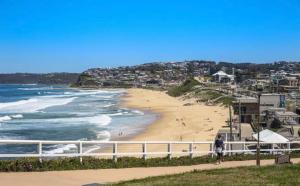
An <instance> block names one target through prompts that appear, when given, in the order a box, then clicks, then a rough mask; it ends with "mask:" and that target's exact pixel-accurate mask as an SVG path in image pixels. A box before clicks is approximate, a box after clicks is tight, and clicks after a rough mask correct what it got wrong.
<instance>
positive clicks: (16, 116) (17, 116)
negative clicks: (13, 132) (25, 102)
mask: <svg viewBox="0 0 300 186" xmlns="http://www.w3.org/2000/svg"><path fill="white" fill-rule="evenodd" d="M10 117H12V118H14V119H20V118H23V115H22V114H16V115H11V116H10Z"/></svg>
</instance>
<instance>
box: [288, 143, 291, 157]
mask: <svg viewBox="0 0 300 186" xmlns="http://www.w3.org/2000/svg"><path fill="white" fill-rule="evenodd" d="M287 148H288V154H290V153H291V142H288V143H287Z"/></svg>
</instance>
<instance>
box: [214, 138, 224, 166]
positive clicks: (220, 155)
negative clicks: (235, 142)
mask: <svg viewBox="0 0 300 186" xmlns="http://www.w3.org/2000/svg"><path fill="white" fill-rule="evenodd" d="M223 150H224V141H223V140H222V136H221V134H218V138H217V139H216V141H215V151H216V153H217V163H219V164H220V163H221V161H223V160H224V159H223Z"/></svg>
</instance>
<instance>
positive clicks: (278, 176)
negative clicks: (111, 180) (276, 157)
mask: <svg viewBox="0 0 300 186" xmlns="http://www.w3.org/2000/svg"><path fill="white" fill-rule="evenodd" d="M299 173H300V165H299V164H296V165H281V166H275V165H273V166H264V167H254V166H253V167H240V168H228V169H214V170H205V171H196V170H195V171H193V172H188V173H183V174H176V175H170V176H158V177H149V178H145V179H140V180H132V181H125V182H120V183H118V184H115V185H116V186H117V185H118V186H134V185H143V186H148V185H172V186H173V185H174V186H176V185H205V186H206V185H230V186H231V185H246V186H247V185H249V186H250V185H251V186H252V185H299V183H300V177H299V176H298V175H299Z"/></svg>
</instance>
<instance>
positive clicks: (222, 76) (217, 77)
mask: <svg viewBox="0 0 300 186" xmlns="http://www.w3.org/2000/svg"><path fill="white" fill-rule="evenodd" d="M212 76H213V80H214V81H215V82H218V83H230V82H233V81H234V75H229V74H226V73H225V72H224V71H222V70H220V71H218V72H217V73H215V74H213V75H212Z"/></svg>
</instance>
